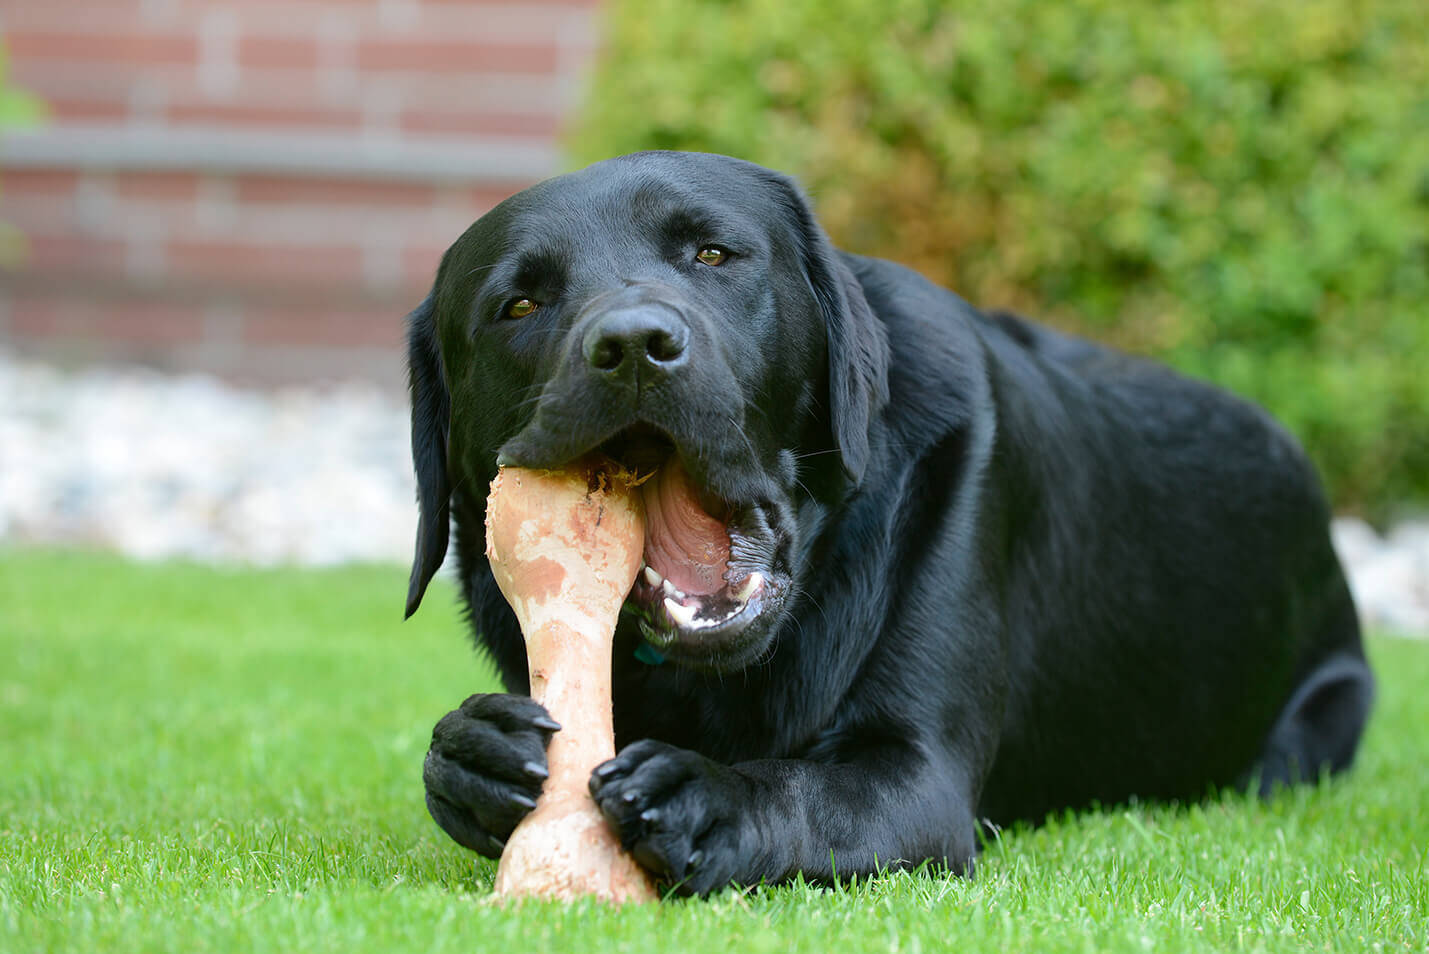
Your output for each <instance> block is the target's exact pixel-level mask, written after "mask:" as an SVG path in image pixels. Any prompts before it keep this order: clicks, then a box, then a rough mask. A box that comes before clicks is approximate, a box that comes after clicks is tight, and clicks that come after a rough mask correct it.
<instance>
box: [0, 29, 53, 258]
mask: <svg viewBox="0 0 1429 954" xmlns="http://www.w3.org/2000/svg"><path fill="white" fill-rule="evenodd" d="M44 115H45V108H44V104H43V103H41V102H40V101H39V100H38V99H36V98H35V97H34V96H32V95H30V94H29V93H26V92H24V91H23V90H18V89H16V88H15V87H14V86H12V85H11V83H10V60H9V57H8V56H7V55H6V52H5V44H4V42H3V41H0V136H3V135H4V132H5V130H6V129H14V128H17V127H23V126H33V125H34V124H36V123H38V122H39V121H40V120H41V119H42V118H44ZM0 148H4V143H3V142H0ZM24 253H25V241H24V237H23V236H22V235H21V234H20V233H19V232H18V231H17V230H16V229H15V228H14V227H13V226H11V225H9V224H8V223H6V222H4V221H0V268H4V267H11V266H13V265H15V264H16V263H18V262H19V261H20V260H21V259H22V258H23V257H24Z"/></svg>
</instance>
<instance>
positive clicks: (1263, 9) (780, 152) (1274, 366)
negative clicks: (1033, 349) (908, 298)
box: [572, 0, 1429, 513]
mask: <svg viewBox="0 0 1429 954" xmlns="http://www.w3.org/2000/svg"><path fill="white" fill-rule="evenodd" d="M1426 48H1429V20H1426V19H1425V14H1424V6H1423V0H1386V2H1382V3H1372V2H1356V0H1335V2H1322V0H1310V2H1306V0H1265V2H1261V0H1205V2H1200V3H1190V2H1179V3H1178V2H1171V3H1166V2H1149V0H1143V2H1140V3H1134V2H1113V0H1067V2H1061V3H1048V2H1045V0H976V2H968V3H961V4H947V3H942V2H936V0H639V2H636V0H610V2H609V8H608V28H607V44H606V49H605V52H604V55H603V58H602V59H601V61H600V65H599V67H598V69H597V72H596V76H595V79H594V83H593V87H592V93H591V99H590V103H589V104H588V108H587V109H586V110H585V111H584V113H583V118H582V120H581V124H580V126H579V127H578V128H577V129H576V130H574V135H573V142H572V145H573V151H574V153H575V156H574V158H576V159H578V160H580V161H582V162H586V161H592V160H595V159H598V158H602V157H605V156H608V155H613V154H618V153H623V152H629V151H633V150H637V149H645V148H672V149H704V150H710V151H714V152H724V153H730V154H733V155H739V156H744V157H746V158H749V159H753V160H755V161H757V162H761V163H763V164H765V165H769V166H772V167H775V168H779V169H783V170H785V171H788V172H791V173H793V174H795V175H796V176H797V177H798V178H799V179H800V180H801V181H802V182H803V183H804V185H805V187H806V188H807V189H808V190H809V192H810V194H811V196H812V197H813V199H814V201H815V204H816V205H817V206H818V209H819V213H820V216H821V218H822V220H823V221H824V223H825V224H826V225H827V226H828V228H829V230H830V232H831V233H832V234H833V236H834V238H835V239H836V241H838V242H839V243H840V244H841V245H842V246H843V247H845V248H848V249H851V250H854V251H859V252H863V253H866V254H873V255H881V256H886V257H889V258H894V259H897V260H899V261H902V262H905V263H907V264H909V265H912V266H914V267H916V268H918V269H919V270H920V271H922V272H923V273H924V274H926V275H928V276H929V277H930V278H932V279H934V280H936V281H938V282H940V283H943V284H946V285H948V286H950V287H952V288H954V289H957V290H958V291H959V292H961V293H962V294H963V295H964V296H966V297H967V298H968V299H970V300H971V301H973V302H975V303H977V304H980V305H989V306H991V305H998V306H1003V307H1012V308H1016V309H1019V310H1022V311H1025V312H1027V313H1029V314H1033V315H1036V316H1039V317H1042V318H1045V319H1047V320H1050V321H1052V322H1054V323H1056V324H1059V325H1061V326H1062V327H1064V328H1068V329H1070V330H1073V331H1077V332H1080V333H1086V334H1090V335H1093V336H1095V337H1097V338H1100V339H1102V340H1105V341H1109V342H1112V343H1114V344H1117V345H1120V346H1122V347H1126V348H1129V349H1132V350H1135V351H1140V352H1143V353H1149V354H1153V355H1156V356H1159V357H1162V358H1165V359H1168V360H1170V361H1171V362H1173V363H1174V364H1176V365H1178V366H1180V367H1182V368H1184V369H1186V370H1188V371H1190V372H1192V373H1195V374H1199V375H1202V376H1205V377H1209V378H1211V379H1213V380H1215V381H1217V382H1219V383H1222V384H1224V385H1226V386H1228V387H1231V388H1233V389H1234V390H1236V391H1238V392H1240V393H1243V394H1245V395H1247V396H1249V397H1251V398H1254V399H1256V400H1259V401H1261V402H1263V403H1265V404H1267V405H1268V406H1270V407H1271V409H1272V410H1273V411H1274V412H1275V413H1276V414H1277V415H1278V416H1279V417H1280V418H1281V419H1282V420H1284V421H1285V422H1286V423H1287V424H1288V425H1289V426H1290V427H1291V428H1292V429H1293V430H1295V431H1296V432H1297V433H1298V434H1299V435H1300V436H1301V438H1302V439H1303V440H1304V441H1305V442H1306V444H1307V445H1308V447H1309V449H1310V451H1311V453H1312V455H1313V456H1314V457H1315V458H1316V459H1317V461H1318V462H1319V464H1320V465H1321V467H1322V468H1323V470H1324V472H1325V475H1326V479H1327V482H1328V484H1329V485H1330V488H1331V491H1332V494H1333V496H1334V498H1335V501H1336V503H1337V505H1338V506H1340V507H1342V508H1350V509H1360V510H1368V511H1370V512H1373V513H1383V512H1384V511H1385V510H1387V509H1388V508H1390V507H1391V506H1394V505H1397V504H1403V503H1405V502H1413V501H1418V502H1421V503H1422V502H1424V501H1429V306H1426V302H1429V56H1426V55H1425V50H1426Z"/></svg>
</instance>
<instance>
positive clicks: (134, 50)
mask: <svg viewBox="0 0 1429 954" xmlns="http://www.w3.org/2000/svg"><path fill="white" fill-rule="evenodd" d="M5 42H6V45H7V46H8V48H9V51H10V56H11V57H13V58H14V59H15V61H16V62H17V63H18V62H19V61H22V60H45V59H49V60H76V61H81V62H99V63H114V62H120V63H170V64H190V63H194V62H196V61H197V59H198V40H197V39H196V38H195V37H193V36H186V35H179V34H162V33H116V32H113V31H103V32H99V33H69V32H60V31H46V32H40V31H33V32H27V31H23V30H21V31H10V32H8V33H6V34H5Z"/></svg>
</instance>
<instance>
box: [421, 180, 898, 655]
mask: <svg viewBox="0 0 1429 954" xmlns="http://www.w3.org/2000/svg"><path fill="white" fill-rule="evenodd" d="M408 340H409V349H410V355H409V358H410V368H411V387H412V454H413V460H414V462H415V465H416V473H417V480H418V487H419V497H420V502H421V521H420V527H419V531H418V537H417V553H416V559H415V563H414V565H413V569H412V579H411V586H410V590H409V593H408V605H407V610H408V613H409V615H410V613H411V612H412V611H414V610H415V609H416V607H417V604H418V603H419V602H420V600H421V597H422V593H423V592H424V590H425V589H426V585H427V583H428V581H429V580H430V579H431V577H432V574H433V573H434V572H435V571H436V569H437V567H438V566H440V564H441V562H442V560H443V558H444V556H445V553H446V548H447V524H448V516H449V506H450V499H451V496H452V492H453V489H454V488H463V487H464V488H467V489H468V490H469V491H470V492H471V493H472V494H478V495H480V494H484V490H485V487H486V485H487V483H488V482H489V481H490V480H491V479H492V478H493V477H494V476H495V473H496V469H497V467H498V465H515V466H521V467H546V468H552V467H558V466H561V465H563V464H565V463H567V462H569V461H571V460H573V459H575V458H577V457H580V456H582V455H585V454H587V453H589V452H591V451H594V450H599V451H601V452H604V453H606V454H608V455H610V456H612V457H614V458H616V459H618V460H620V461H622V462H624V463H625V464H626V465H627V466H629V467H631V468H634V469H637V470H639V471H641V472H642V473H653V476H652V477H651V478H650V479H649V480H648V481H647V482H646V483H645V484H644V485H642V492H643V494H644V496H645V503H646V511H647V535H646V544H645V560H646V563H647V567H648V569H647V570H646V571H645V572H643V573H642V574H641V575H640V577H639V578H638V579H637V580H636V582H635V585H634V587H633V589H632V590H631V593H630V597H629V599H628V601H627V606H626V608H627V611H628V612H627V613H626V614H625V615H626V617H628V621H625V622H623V623H622V625H637V626H639V628H640V631H641V633H642V635H643V636H644V638H645V639H646V640H647V641H648V642H650V643H651V644H652V645H653V646H655V647H656V648H658V649H659V650H660V651H661V652H662V653H663V654H664V655H665V656H666V657H668V658H670V659H671V660H672V661H674V662H677V663H682V664H686V665H690V666H694V667H699V668H707V669H721V670H728V669H734V668H739V667H741V666H744V665H747V664H748V663H749V662H751V661H753V660H755V659H757V658H758V657H759V656H760V655H761V654H762V653H763V652H764V651H765V650H766V649H767V648H768V646H769V644H770V641H771V640H772V639H773V636H774V634H775V632H776V631H777V629H778V625H779V623H780V621H781V619H782V618H783V615H784V614H785V613H786V612H787V611H788V608H789V606H790V605H791V603H792V599H793V597H794V595H795V591H796V589H797V587H798V578H799V571H800V568H801V566H802V565H803V563H804V557H805V555H806V553H805V551H806V550H807V548H808V546H809V545H810V542H811V541H810V537H812V536H813V530H814V529H815V527H816V526H817V524H818V522H819V519H820V517H819V515H820V514H822V513H823V512H825V511H826V509H827V508H828V507H829V506H831V505H834V504H836V503H837V501H838V499H839V498H840V497H841V496H842V495H844V494H846V493H847V492H848V489H849V488H850V487H851V486H853V485H856V484H857V482H858V481H859V480H860V479H861V477H862V475H863V472H864V470H865V467H866V464H867V461H868V457H869V432H870V427H871V425H872V423H873V421H874V420H875V418H876V416H877V415H878V413H879V410H880V408H881V407H882V405H883V403H884V402H885V400H886V398H887V384H886V370H887V368H886V365H887V344H886V340H885V338H884V332H883V329H882V325H881V324H880V323H879V322H878V321H877V320H876V318H875V317H874V315H873V313H872V311H871V309H870V308H869V305H868V302H867V301H866V300H865V299H864V297H863V293H862V290H861V288H860V286H859V285H858V283H857V282H856V281H855V280H854V278H853V276H852V275H851V273H850V272H849V270H848V268H847V267H846V266H845V265H844V264H843V261H842V260H841V259H840V257H839V256H838V255H837V254H836V253H835V252H834V250H833V248H832V246H831V245H830V244H829V241H828V239H827V238H826V237H825V236H824V234H823V232H822V231H821V230H820V229H819V227H818V226H817V224H816V223H815V221H814V219H813V216H812V214H811V213H810V211H809V208H808V206H807V204H806V203H805V201H804V199H803V197H802V196H801V195H800V193H799V192H798V190H797V189H796V188H795V187H794V186H793V185H792V184H791V183H790V182H789V181H788V180H787V179H785V178H784V177H782V176H780V175H778V174H776V173H773V172H770V171H769V170H766V169H763V168H761V167H759V166H756V165H753V164H750V163H747V162H742V161H739V160H735V159H729V158H726V157H723V156H712V155H703V154H692V153H641V154H637V155H632V156H626V157H623V158H620V159H613V160H609V161H607V162H602V163H599V164H597V165H594V166H591V167H589V168H587V169H584V170H582V171H580V172H577V173H573V174H571V175H566V176H561V177H559V178H556V179H551V180H549V181H547V182H543V183H540V184H539V185H536V186H533V187H532V188H530V189H527V190H525V191H524V192H521V193H518V194H517V195H514V196H512V197H511V198H509V199H507V200H506V201H505V202H502V203H501V204H500V205H498V206H497V207H496V208H495V209H493V210H492V211H491V212H489V213H487V214H486V215H485V216H483V217H482V218H481V219H480V220H478V221H477V222H476V223H475V224H474V225H473V226H471V228H470V229H468V230H467V232H466V233H465V234H464V235H462V236H461V238H460V239H458V240H457V242H456V243H455V244H454V245H453V246H452V247H451V248H450V249H449V250H448V251H447V253H446V255H445V256H444V257H443V259H442V263H441V267H440V269H439V270H438V273H437V280H436V284H435V286H434V287H433V289H432V292H431V294H430V295H429V296H428V297H427V299H426V300H425V301H424V302H423V303H422V304H421V305H420V306H418V308H417V309H416V310H415V311H413V312H412V314H411V316H410V317H409V329H408Z"/></svg>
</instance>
